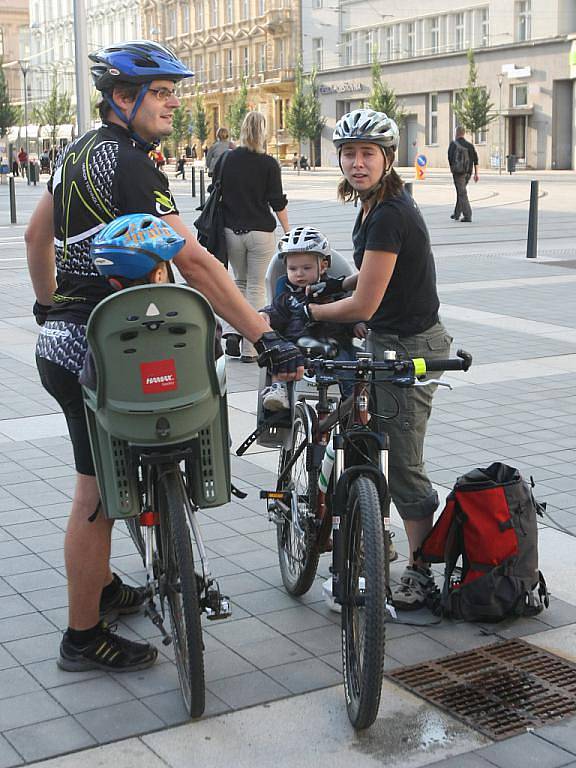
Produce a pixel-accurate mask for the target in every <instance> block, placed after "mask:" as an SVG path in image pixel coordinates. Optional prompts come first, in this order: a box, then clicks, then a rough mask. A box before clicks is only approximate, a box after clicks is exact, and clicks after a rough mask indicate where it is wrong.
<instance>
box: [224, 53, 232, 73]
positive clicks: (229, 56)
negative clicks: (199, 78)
mask: <svg viewBox="0 0 576 768" xmlns="http://www.w3.org/2000/svg"><path fill="white" fill-rule="evenodd" d="M224 59H225V61H226V79H227V80H232V74H233V72H232V69H233V66H232V48H227V49H226V50H225V52H224Z"/></svg>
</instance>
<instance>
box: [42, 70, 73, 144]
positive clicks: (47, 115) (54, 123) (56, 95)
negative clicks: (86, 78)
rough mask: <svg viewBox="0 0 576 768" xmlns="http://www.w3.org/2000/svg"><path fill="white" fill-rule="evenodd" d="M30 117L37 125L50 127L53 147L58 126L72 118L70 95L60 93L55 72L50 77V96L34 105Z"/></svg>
mask: <svg viewBox="0 0 576 768" xmlns="http://www.w3.org/2000/svg"><path fill="white" fill-rule="evenodd" d="M32 119H33V120H34V121H35V122H37V123H38V125H46V126H48V127H49V128H50V144H51V146H53V147H55V146H56V144H57V136H58V126H59V125H65V124H67V123H71V122H72V120H73V119H74V110H73V109H72V103H71V100H70V96H69V95H68V94H67V93H60V91H59V87H58V80H57V77H56V72H54V75H53V78H52V90H51V91H50V96H49V97H48V99H47V101H45V102H44V103H43V104H40V105H38V106H35V107H34V109H33V111H32Z"/></svg>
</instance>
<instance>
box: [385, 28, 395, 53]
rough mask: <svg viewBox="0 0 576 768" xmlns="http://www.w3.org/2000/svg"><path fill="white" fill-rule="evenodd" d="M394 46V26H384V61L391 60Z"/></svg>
mask: <svg viewBox="0 0 576 768" xmlns="http://www.w3.org/2000/svg"><path fill="white" fill-rule="evenodd" d="M395 48H396V46H395V45H394V27H393V26H392V25H390V26H389V27H386V38H385V43H384V51H385V53H386V61H392V59H393V58H394V53H395Z"/></svg>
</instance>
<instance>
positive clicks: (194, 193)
mask: <svg viewBox="0 0 576 768" xmlns="http://www.w3.org/2000/svg"><path fill="white" fill-rule="evenodd" d="M191 184H192V197H196V168H195V167H194V166H192V177H191Z"/></svg>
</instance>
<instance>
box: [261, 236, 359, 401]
mask: <svg viewBox="0 0 576 768" xmlns="http://www.w3.org/2000/svg"><path fill="white" fill-rule="evenodd" d="M277 258H279V259H281V260H282V261H284V262H285V264H286V273H287V276H288V282H287V283H286V286H285V288H284V290H282V291H281V292H280V293H279V294H278V295H276V296H275V297H274V299H273V300H272V303H271V304H270V305H268V306H267V307H264V308H263V309H261V310H259V311H260V313H261V314H262V315H264V317H265V318H266V320H267V321H268V322H269V323H270V327H271V328H273V329H274V330H275V331H277V332H278V333H279V334H281V335H282V336H283V337H284V338H285V339H288V340H289V341H292V342H296V341H297V340H298V339H299V338H301V337H303V336H313V337H314V338H317V339H324V338H330V339H334V340H335V341H337V342H338V347H339V353H338V356H337V359H338V360H354V359H355V357H354V350H353V345H352V339H353V337H354V336H356V337H357V338H365V336H366V326H365V325H364V323H356V324H354V325H351V324H349V323H332V322H330V323H315V322H311V321H310V318H309V317H308V315H307V312H306V306H307V304H308V301H309V300H310V298H311V296H310V295H308V294H307V291H306V289H307V287H308V286H312V285H314V286H319V288H318V293H316V292H315V293H314V294H313V296H317V298H315V301H318V302H322V301H324V300H325V299H326V298H327V297H328V296H330V299H329V300H332V299H336V298H343V297H344V296H345V294H346V290H347V289H351V288H353V287H354V278H343V277H340V278H327V275H326V271H327V270H328V269H329V267H330V263H331V251H330V244H329V242H328V240H327V238H326V237H325V236H324V235H323V234H322V233H321V232H319V231H318V230H317V229H314V228H313V227H302V226H298V227H292V229H291V230H290V231H289V232H287V233H286V234H285V235H284V237H282V239H281V240H280V242H279V243H278V254H277ZM347 282H348V283H349V285H348V284H347ZM318 294H320V295H319V296H318ZM340 390H341V392H342V396H343V397H347V396H348V395H349V394H351V392H352V382H350V381H349V382H343V383H341V385H340ZM262 405H263V407H264V408H265V409H266V410H267V411H281V410H284V409H285V408H288V407H289V398H288V391H287V389H286V385H285V384H283V383H282V382H280V381H278V380H275V379H274V378H273V379H272V383H271V385H270V386H269V387H266V388H265V389H264V390H263V391H262Z"/></svg>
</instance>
